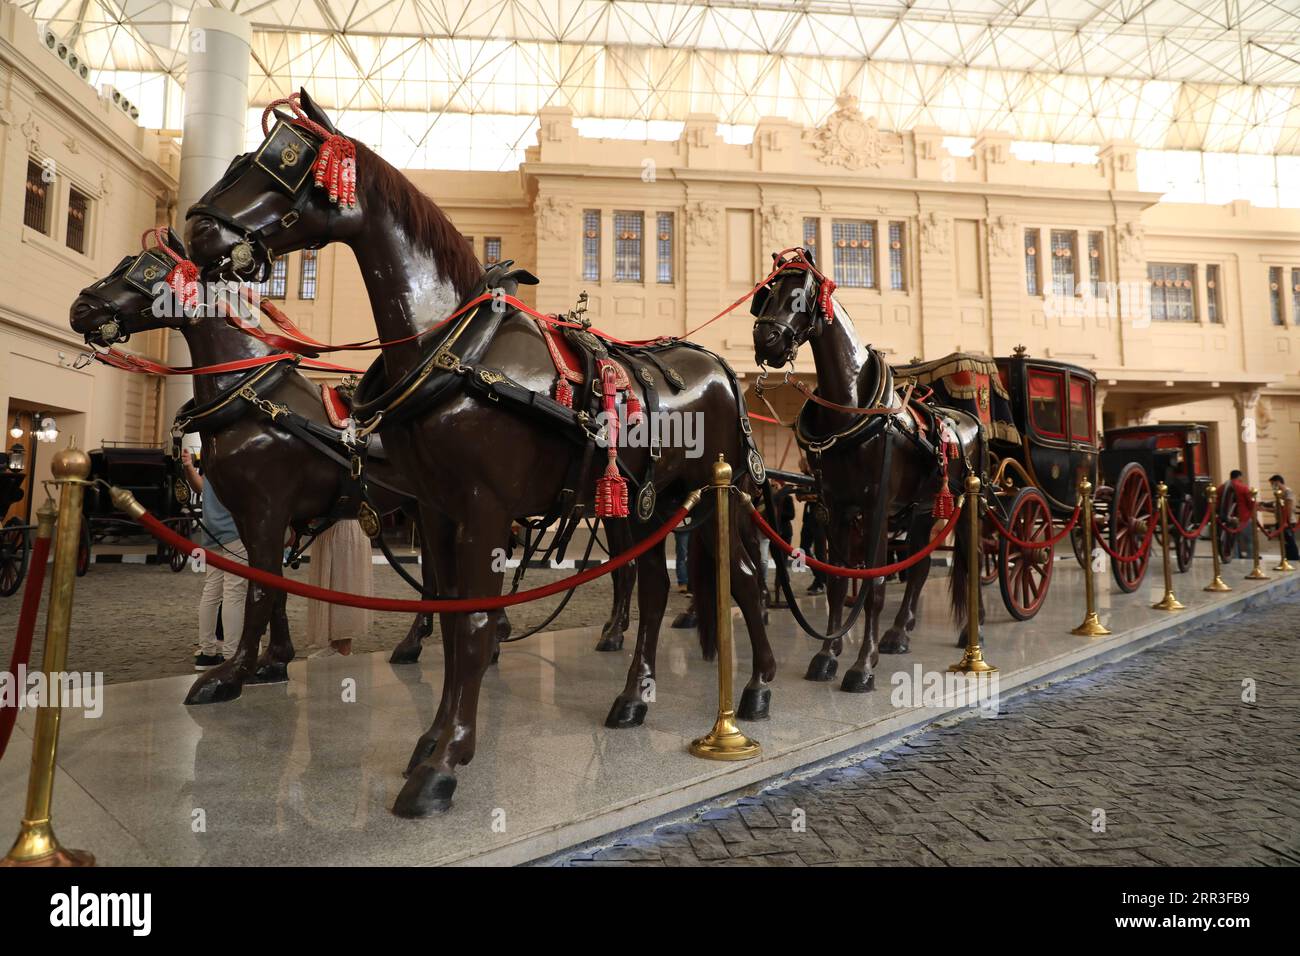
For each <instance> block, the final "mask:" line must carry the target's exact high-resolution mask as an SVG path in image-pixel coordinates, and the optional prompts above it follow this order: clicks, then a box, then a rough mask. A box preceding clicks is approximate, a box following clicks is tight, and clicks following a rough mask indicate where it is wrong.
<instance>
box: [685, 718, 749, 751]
mask: <svg viewBox="0 0 1300 956" xmlns="http://www.w3.org/2000/svg"><path fill="white" fill-rule="evenodd" d="M687 749H688V750H689V751H690V753H691V756H693V757H702V758H703V759H705V760H750V759H752V758H754V757H757V756H758V755H759V754H761V753H762V752H763V748H762V747H761V746H760V745H759V742H758V741H757V740H750V739H749V738H748V737H746V736H745V735H744V734H743V733H742V732H741V730H740V728H739V727H737V726H736V722H735V720H734V719H733V718H732V717H731V715H729V714H719V715H718V720H717V722H716V723H715V724H714V725H713V729H712V730H710V731H709V732H708V733H707V734H705V735H704V736H703V737H697V738H696V739H695V740H692V741H691V745H690V747H689V748H687Z"/></svg>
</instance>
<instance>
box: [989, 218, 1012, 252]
mask: <svg viewBox="0 0 1300 956" xmlns="http://www.w3.org/2000/svg"><path fill="white" fill-rule="evenodd" d="M989 249H990V250H992V252H993V254H994V255H995V256H1013V255H1015V254H1016V221H1015V220H1014V219H1012V218H1011V217H1010V216H998V217H997V218H996V219H994V220H992V221H991V222H990V223H989Z"/></svg>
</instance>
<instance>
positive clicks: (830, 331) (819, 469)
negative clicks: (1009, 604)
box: [750, 248, 987, 692]
mask: <svg viewBox="0 0 1300 956" xmlns="http://www.w3.org/2000/svg"><path fill="white" fill-rule="evenodd" d="M772 259H773V263H774V268H773V272H772V275H771V278H770V279H769V280H768V282H767V283H766V284H765V285H764V287H763V288H762V289H760V290H759V292H758V293H756V294H755V296H754V300H753V302H752V303H751V307H750V311H751V313H752V314H753V316H754V328H753V339H754V357H755V360H756V361H757V362H758V364H759V366H760V367H762V368H764V369H766V368H767V367H771V368H782V367H783V366H786V365H793V363H794V359H795V356H796V355H797V354H798V352H799V349H800V348H801V347H802V346H803V345H804V343H805V342H808V343H811V345H812V354H813V361H814V363H815V364H816V367H817V390H816V392H815V393H814V395H813V396H812V397H810V398H809V400H808V401H806V402H805V403H804V405H803V408H802V409H801V410H800V413H799V416H798V418H797V420H796V422H795V439H796V440H797V441H798V443H799V447H800V448H801V449H802V450H803V452H804V454H805V455H806V457H807V460H808V462H809V464H810V466H811V468H812V473H813V478H814V479H815V481H816V483H817V485H818V489H819V494H820V498H821V501H822V503H823V504H824V506H825V508H826V511H827V512H828V515H827V517H828V519H829V520H828V521H827V522H826V525H827V539H828V544H829V546H830V553H831V556H832V560H833V561H838V562H841V563H844V564H847V565H856V566H858V567H883V566H884V565H885V562H886V561H887V554H888V547H887V544H888V535H889V527H890V523H891V521H892V522H895V523H898V524H903V525H905V526H906V528H907V553H908V555H909V556H910V555H914V554H916V553H917V552H918V551H920V550H921V549H922V548H924V547H925V546H926V545H927V544H928V543H929V540H930V534H931V529H932V528H933V526H934V523H935V518H936V515H935V512H936V510H938V511H939V512H940V514H939V517H941V518H942V517H947V514H944V513H943V512H944V511H947V512H948V513H951V507H952V501H953V498H952V491H953V490H954V489H959V488H961V487H962V482H963V481H964V478H965V476H966V475H967V474H976V475H978V474H983V473H984V470H985V462H986V458H987V449H986V447H985V441H984V438H983V435H982V432H981V430H980V423H979V421H978V419H976V418H974V417H973V416H971V415H970V414H968V413H966V412H964V411H961V410H959V409H943V408H935V407H932V406H926V405H925V404H924V403H921V402H917V401H908V402H904V401H903V399H902V398H901V397H900V396H899V395H898V394H897V392H896V390H895V388H894V381H893V373H892V370H891V369H890V367H889V365H888V364H887V363H886V362H885V360H884V356H883V355H882V354H881V353H880V352H878V351H876V350H875V349H872V348H871V347H870V346H865V347H864V346H863V345H862V344H861V343H860V342H859V341H858V338H857V334H856V332H855V331H854V328H853V320H852V319H851V318H850V317H849V315H848V313H847V312H845V311H844V309H843V308H842V307H841V306H840V304H839V303H838V302H837V301H836V300H835V297H834V295H833V294H832V293H833V291H834V288H835V286H834V283H833V282H832V280H830V279H829V278H827V277H826V276H825V275H823V274H822V273H821V271H820V270H818V268H817V266H816V263H815V261H814V259H813V254H812V251H811V250H808V249H801V248H796V249H789V250H785V251H784V252H782V253H773V256H772ZM863 406H867V407H863ZM945 436H946V437H947V440H946V441H945ZM953 452H956V457H955V458H952V457H951V455H952V454H953ZM936 502H939V503H940V506H939V508H938V509H936ZM964 526H965V522H961V523H959V526H958V546H957V547H956V548H955V549H954V551H953V573H952V577H951V579H950V592H951V600H952V609H953V615H954V617H956V618H957V619H959V620H964V619H965V618H966V615H967V614H968V613H969V612H970V609H968V608H967V607H966V602H967V598H966V594H967V592H966V576H967V575H968V574H970V573H971V569H970V568H968V567H967V566H966V565H967V561H966V550H965V548H964V547H963V546H962V545H961V541H962V540H963V538H964V533H965V532H964ZM774 550H775V549H774ZM929 571H930V562H929V560H921V561H920V562H918V563H917V564H915V565H913V566H912V567H911V568H909V569H908V571H907V576H906V578H907V589H906V592H905V593H904V596H903V602H902V605H901V606H900V607H899V609H898V614H897V616H896V617H895V619H894V624H893V626H892V627H890V628H889V630H888V631H886V633H885V634H884V636H883V638H880V637H878V628H879V623H878V622H879V617H880V612H881V610H882V609H883V607H884V602H885V581H884V579H883V578H871V579H869V580H868V581H867V582H865V583H864V589H869V591H870V595H869V604H868V607H867V618H866V625H865V629H864V636H863V641H862V647H861V649H860V650H859V652H858V657H857V659H856V660H855V661H854V663H853V666H852V667H850V668H849V669H848V670H847V671H846V672H845V674H844V678H843V681H842V683H841V685H840V689H841V690H844V691H849V692H865V691H869V690H871V689H872V688H873V687H874V684H875V676H874V673H873V669H874V668H875V666H876V664H877V663H878V661H879V655H880V654H903V653H906V652H907V651H908V650H909V647H910V636H911V634H912V632H913V631H914V630H915V628H916V607H917V601H918V599H919V598H920V595H921V589H922V588H923V587H924V586H925V581H926V578H927V577H928V575H929ZM976 573H978V571H976ZM847 588H848V582H847V579H846V578H843V577H839V576H836V575H828V580H827V584H826V596H827V601H828V602H829V604H830V617H829V623H828V634H831V635H834V634H835V632H836V631H837V630H838V629H839V628H840V620H841V615H842V613H843V608H844V596H845V592H846V591H847ZM981 603H982V602H981ZM977 613H979V614H980V619H981V622H982V621H983V608H982V607H981V608H980V609H978V612H977ZM842 645H843V635H842V633H841V634H840V635H838V636H834V637H832V638H830V639H828V640H825V641H823V644H822V648H821V650H820V651H819V652H818V653H817V654H816V656H814V657H813V659H812V661H811V662H810V663H809V665H808V671H807V674H806V675H805V676H806V678H807V679H808V680H813V681H829V680H832V679H833V678H834V677H835V672H836V670H837V666H838V665H837V660H836V658H837V657H838V656H839V654H840V652H841V650H842Z"/></svg>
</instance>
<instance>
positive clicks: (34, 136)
mask: <svg viewBox="0 0 1300 956" xmlns="http://www.w3.org/2000/svg"><path fill="white" fill-rule="evenodd" d="M19 129H21V130H22V133H23V138H24V139H25V140H27V149H28V150H29V151H30V152H33V153H39V152H40V151H41V125H40V124H39V123H37V122H36V114H35V113H28V114H27V121H26V122H25V123H23V125H22V126H20V127H19Z"/></svg>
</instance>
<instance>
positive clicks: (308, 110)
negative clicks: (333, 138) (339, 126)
mask: <svg viewBox="0 0 1300 956" xmlns="http://www.w3.org/2000/svg"><path fill="white" fill-rule="evenodd" d="M298 96H299V99H298V105H299V106H301V107H302V111H303V113H305V114H306V115H307V118H308V119H309V120H311V121H312V122H313V123H319V124H320V125H321V126H324V127H325V128H326V129H327V130H329V131H330V132H331V133H337V132H338V130H336V129H335V128H334V124H333V123H331V122H330V118H329V117H328V116H326V115H325V111H324V110H322V109H321V108H320V107H319V106H317V105H316V103H315V101H314V100H313V99H312V98H311V97H310V96H308V95H307V90H306V89H302V88H300V89H299V90H298Z"/></svg>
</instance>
